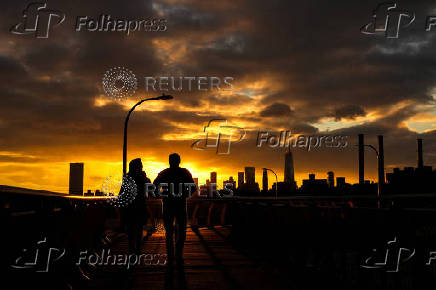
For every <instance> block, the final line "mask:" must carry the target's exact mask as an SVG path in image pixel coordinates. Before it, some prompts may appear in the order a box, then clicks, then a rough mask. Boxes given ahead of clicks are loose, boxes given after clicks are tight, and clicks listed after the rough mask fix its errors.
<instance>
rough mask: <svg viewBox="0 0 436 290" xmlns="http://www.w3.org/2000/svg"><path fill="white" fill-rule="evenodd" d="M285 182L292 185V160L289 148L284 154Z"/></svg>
mask: <svg viewBox="0 0 436 290" xmlns="http://www.w3.org/2000/svg"><path fill="white" fill-rule="evenodd" d="M285 182H287V183H291V184H292V183H294V182H295V179H294V158H293V156H292V152H291V146H289V151H288V152H287V153H286V154H285Z"/></svg>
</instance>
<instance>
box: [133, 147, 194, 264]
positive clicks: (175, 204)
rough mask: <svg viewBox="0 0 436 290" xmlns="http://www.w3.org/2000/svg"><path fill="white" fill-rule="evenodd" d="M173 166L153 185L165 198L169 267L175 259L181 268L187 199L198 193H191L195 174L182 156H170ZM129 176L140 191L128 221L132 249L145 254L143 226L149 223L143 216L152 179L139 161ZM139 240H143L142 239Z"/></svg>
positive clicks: (159, 194)
mask: <svg viewBox="0 0 436 290" xmlns="http://www.w3.org/2000/svg"><path fill="white" fill-rule="evenodd" d="M136 160H138V161H139V164H136V163H137V162H138V161H136ZM132 162H135V164H134V165H133V166H132V165H131V164H132ZM169 164H170V168H167V169H165V170H163V171H161V172H160V173H159V175H158V176H157V177H156V179H155V180H154V182H153V184H154V186H155V193H156V195H157V196H161V197H162V205H163V208H162V209H163V221H164V227H165V234H166V248H167V255H168V260H167V261H168V264H169V265H171V264H172V263H173V262H174V260H175V261H176V263H177V264H178V265H183V247H184V244H185V239H186V223H187V216H186V199H187V198H189V197H191V196H192V195H193V194H195V192H196V190H193V192H192V193H193V194H191V188H192V187H191V185H193V184H195V183H194V180H193V178H192V175H191V173H190V172H189V171H188V170H187V169H185V168H181V167H180V156H179V154H177V153H173V154H171V155H170V156H169ZM127 175H128V176H129V177H132V178H133V179H134V181H135V183H136V184H137V188H138V195H137V198H136V199H135V201H134V202H133V203H132V205H131V206H130V207H131V209H132V211H133V212H135V213H132V214H130V215H129V218H128V220H127V224H128V228H129V227H131V229H132V231H129V248H130V250H131V251H132V250H133V251H134V252H136V253H138V252H140V251H141V245H142V226H143V224H144V223H145V220H144V219H143V218H142V217H145V216H146V215H145V212H146V209H145V183H149V182H150V180H149V179H148V178H147V177H146V175H145V172H143V171H142V163H141V160H140V159H139V158H138V159H134V160H132V161H131V162H130V164H129V173H128V174H127ZM179 190H181V191H179ZM165 191H166V192H165ZM174 193H175V194H174ZM136 203H141V204H143V205H144V207H142V205H135V204H136ZM174 222H175V225H174ZM139 228H140V233H139ZM132 232H136V233H132ZM174 234H175V247H174V237H173V236H174ZM138 237H140V238H139V239H138ZM135 243H136V244H135ZM131 245H132V247H131Z"/></svg>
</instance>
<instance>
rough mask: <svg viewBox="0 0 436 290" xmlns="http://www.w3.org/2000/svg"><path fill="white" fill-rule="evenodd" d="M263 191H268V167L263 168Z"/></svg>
mask: <svg viewBox="0 0 436 290" xmlns="http://www.w3.org/2000/svg"><path fill="white" fill-rule="evenodd" d="M262 191H264V192H267V191H268V172H267V171H266V169H264V170H263V176H262Z"/></svg>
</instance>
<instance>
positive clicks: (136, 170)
mask: <svg viewBox="0 0 436 290" xmlns="http://www.w3.org/2000/svg"><path fill="white" fill-rule="evenodd" d="M127 177H128V178H132V179H133V180H134V181H135V184H136V188H137V195H136V197H135V199H134V200H133V201H132V203H130V204H129V205H128V206H127V207H126V208H125V210H124V213H125V218H126V226H127V234H128V236H129V252H130V253H135V254H140V253H141V246H142V229H143V226H144V224H146V222H147V208H146V205H145V184H146V183H150V182H151V181H150V179H149V178H147V175H146V174H145V172H144V171H142V162H141V158H136V159H133V160H132V161H130V163H129V172H128V173H127ZM122 190H126V189H124V187H122Z"/></svg>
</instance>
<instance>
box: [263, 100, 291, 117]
mask: <svg viewBox="0 0 436 290" xmlns="http://www.w3.org/2000/svg"><path fill="white" fill-rule="evenodd" d="M291 114H292V110H291V108H290V107H289V106H288V105H286V104H281V103H274V104H272V105H269V106H268V107H266V108H265V109H263V110H262V111H261V112H260V115H261V116H262V117H284V116H289V115H291Z"/></svg>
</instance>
